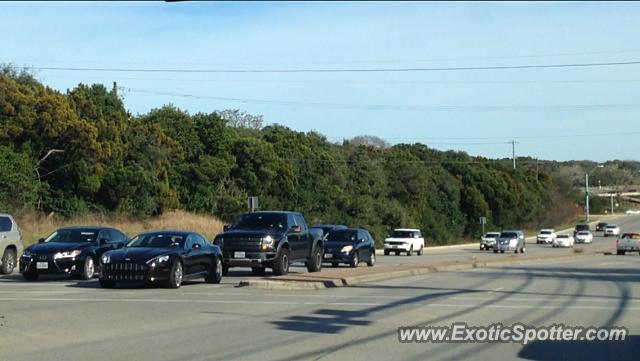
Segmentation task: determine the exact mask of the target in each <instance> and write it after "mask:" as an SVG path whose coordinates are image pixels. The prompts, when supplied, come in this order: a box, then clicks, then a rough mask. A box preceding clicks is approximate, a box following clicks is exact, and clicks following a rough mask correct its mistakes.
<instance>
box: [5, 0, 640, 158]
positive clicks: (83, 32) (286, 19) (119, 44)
mask: <svg viewBox="0 0 640 361" xmlns="http://www.w3.org/2000/svg"><path fill="white" fill-rule="evenodd" d="M639 18H640V4H638V3H612V2H606V3H605V2H603V3H591V2H589V3H578V2H571V3H293V2H290V3H230V2H225V3H204V2H178V3H162V2H157V3H53V4H49V3H1V4H0V31H1V32H2V33H3V34H5V36H4V39H3V40H4V41H3V45H2V48H1V50H0V62H5V63H7V62H9V63H13V64H17V65H28V66H34V67H39V66H40V67H84V68H145V69H167V68H170V69H310V68H313V69H353V68H360V69H361V68H415V67H429V68H441V67H476V66H504V65H521V64H566V63H591V62H625V61H640V42H639V41H638V39H640V26H638V25H637V19H639ZM6 34H10V35H6ZM36 77H37V78H38V79H40V80H42V81H43V82H44V83H46V84H47V85H50V86H52V87H54V88H56V89H60V90H62V91H64V90H66V89H68V88H72V87H74V86H75V85H76V84H77V83H79V82H84V83H104V84H106V85H108V86H110V84H111V83H112V81H117V82H118V84H119V85H120V86H123V87H125V88H127V89H130V90H127V91H124V92H123V93H122V94H123V95H124V98H125V102H126V106H127V107H128V108H129V109H130V110H131V111H132V112H133V113H144V112H147V111H149V110H150V109H152V108H155V107H159V106H161V105H163V104H167V103H172V104H174V105H176V106H178V107H180V108H183V109H187V110H188V111H189V112H191V113H195V112H200V111H202V112H211V111H215V110H222V109H229V108H240V109H242V110H245V111H248V112H250V113H254V114H262V115H263V116H264V118H265V121H266V122H267V123H280V124H284V125H286V126H289V127H291V128H293V129H296V130H301V131H309V130H316V131H319V132H320V133H322V134H325V135H326V136H328V137H329V138H330V139H331V140H339V139H342V138H348V137H352V136H355V135H359V134H370V135H377V136H380V137H382V138H385V139H387V140H388V141H390V142H391V143H397V142H416V141H419V142H421V143H425V144H427V145H430V146H432V147H434V148H438V149H457V150H465V151H467V152H469V153H471V154H479V155H484V156H489V157H509V156H510V155H511V146H510V145H508V144H506V143H507V142H508V141H510V140H511V139H516V140H517V141H518V144H517V153H518V154H519V155H527V156H532V157H539V158H540V159H557V160H569V159H592V160H598V161H604V160H608V159H634V160H640V147H638V145H637V144H638V139H639V138H640V120H639V118H640V100H638V91H639V90H640V65H626V66H612V67H582V68H562V69H521V70H515V69H509V70H464V71H448V72H406V73H294V74H291V73H284V74H283V73H241V74H238V73H207V74H183V73H169V74H166V73H137V72H128V73H125V72H117V73H106V72H98V71H77V72H69V71H60V70H38V71H36ZM141 91H152V92H160V93H173V94H182V95H196V96H198V97H185V96H177V95H171V96H168V95H159V94H151V93H148V92H141ZM230 98H233V99H242V100H245V101H232V100H230ZM255 100H267V101H268V102H256V101H255ZM272 101H276V102H272ZM278 101H285V102H292V103H285V104H282V103H278ZM305 103H306V104H305ZM308 103H315V104H308ZM318 103H320V104H318ZM336 104H342V105H341V106H337V105H336ZM380 104H382V105H384V106H382V107H380V106H379V105H380ZM621 104H625V105H629V106H620V105H621ZM372 105H376V106H372ZM443 106H446V107H447V108H445V109H442V108H440V107H443ZM579 106H588V107H587V108H584V107H579ZM434 107H435V108H434ZM469 107H471V108H469ZM478 107H479V108H478ZM486 107H495V108H486ZM434 109H435V110H437V111H434ZM610 133H616V134H617V135H612V136H607V135H606V134H610ZM600 134H602V135H600ZM547 135H560V136H561V137H546V136H547ZM574 135H585V136H579V137H574ZM586 135H589V136H586ZM479 143H481V144H479ZM487 143H501V144H487Z"/></svg>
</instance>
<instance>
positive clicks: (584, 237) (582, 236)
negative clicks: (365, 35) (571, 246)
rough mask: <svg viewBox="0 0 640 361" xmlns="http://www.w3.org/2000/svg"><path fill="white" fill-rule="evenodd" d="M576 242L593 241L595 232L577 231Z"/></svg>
mask: <svg viewBox="0 0 640 361" xmlns="http://www.w3.org/2000/svg"><path fill="white" fill-rule="evenodd" d="M575 242H576V243H593V234H591V232H589V231H580V232H578V233H576V239H575Z"/></svg>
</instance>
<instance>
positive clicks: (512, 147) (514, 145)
mask: <svg viewBox="0 0 640 361" xmlns="http://www.w3.org/2000/svg"><path fill="white" fill-rule="evenodd" d="M511 151H512V153H513V169H516V141H515V140H512V141H511Z"/></svg>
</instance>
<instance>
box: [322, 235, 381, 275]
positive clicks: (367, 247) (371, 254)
mask: <svg viewBox="0 0 640 361" xmlns="http://www.w3.org/2000/svg"><path fill="white" fill-rule="evenodd" d="M363 261H365V262H367V265H368V266H370V267H372V266H373V265H374V264H375V263H376V249H375V241H374V240H373V237H371V234H369V232H368V231H367V230H366V229H362V228H347V229H337V230H332V231H331V232H329V235H328V236H327V238H326V240H325V243H324V260H323V262H327V263H328V262H331V265H332V266H333V267H337V266H338V265H339V264H340V263H347V264H349V266H351V267H358V265H359V264H360V262H363Z"/></svg>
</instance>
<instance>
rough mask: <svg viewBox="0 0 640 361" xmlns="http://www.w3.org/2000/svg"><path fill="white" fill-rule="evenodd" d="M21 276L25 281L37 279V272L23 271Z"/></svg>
mask: <svg viewBox="0 0 640 361" xmlns="http://www.w3.org/2000/svg"><path fill="white" fill-rule="evenodd" d="M22 276H23V277H24V279H25V280H27V281H35V280H37V279H38V276H39V275H38V274H37V273H32V272H25V273H23V274H22Z"/></svg>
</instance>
